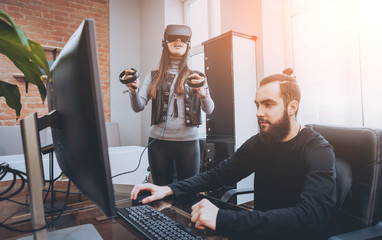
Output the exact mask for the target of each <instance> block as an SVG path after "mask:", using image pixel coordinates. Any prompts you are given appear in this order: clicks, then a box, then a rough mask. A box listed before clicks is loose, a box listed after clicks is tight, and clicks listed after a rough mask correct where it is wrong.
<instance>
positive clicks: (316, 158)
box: [131, 74, 336, 239]
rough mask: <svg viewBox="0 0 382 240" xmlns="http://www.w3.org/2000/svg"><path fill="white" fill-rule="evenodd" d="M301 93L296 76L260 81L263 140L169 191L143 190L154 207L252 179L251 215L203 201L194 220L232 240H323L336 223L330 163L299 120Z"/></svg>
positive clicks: (322, 143) (328, 150)
mask: <svg viewBox="0 0 382 240" xmlns="http://www.w3.org/2000/svg"><path fill="white" fill-rule="evenodd" d="M300 97H301V94H300V89H299V87H298V85H297V83H296V80H295V79H294V78H293V77H290V76H288V75H284V74H275V75H271V76H269V77H266V78H264V79H263V80H262V81H261V82H260V87H259V88H258V91H257V93H256V99H255V104H256V106H257V114H256V115H257V118H258V124H259V129H260V133H258V134H256V135H255V136H253V137H251V138H250V139H248V140H247V141H246V142H245V143H244V144H243V145H242V146H241V147H240V148H239V149H238V150H237V151H236V152H235V153H234V154H233V155H232V156H231V157H230V158H229V159H227V160H224V161H222V162H221V163H220V164H219V165H218V166H216V167H215V168H213V169H211V170H210V171H208V172H205V173H202V174H199V175H197V176H194V177H191V178H188V179H186V180H183V181H180V182H177V183H173V184H170V185H169V186H163V187H159V186H155V185H152V184H141V185H137V186H135V187H134V188H133V190H132V192H131V198H132V199H135V198H136V197H137V194H138V192H139V191H142V190H149V191H150V192H151V194H152V195H151V196H150V197H147V198H145V199H144V200H143V203H149V202H151V201H154V200H158V199H162V198H163V197H166V196H169V195H172V194H175V196H180V195H184V194H190V193H194V192H200V191H205V190H208V189H214V188H217V187H219V186H221V185H228V184H233V183H236V182H238V181H239V180H241V179H242V178H244V177H246V176H248V175H250V174H251V173H252V172H255V182H254V187H255V195H254V208H255V210H254V211H232V210H221V209H218V208H217V207H216V206H215V205H213V204H212V203H211V202H209V201H208V200H206V199H203V200H202V201H200V202H198V203H196V204H195V205H194V206H193V207H192V213H191V216H192V217H191V221H192V222H194V223H195V226H196V227H197V228H200V229H204V228H210V229H212V230H216V231H218V232H221V233H223V234H226V235H228V236H231V237H236V238H237V239H244V238H250V239H253V238H255V237H257V239H264V238H266V239H327V237H328V235H329V234H330V231H331V229H330V226H331V221H332V220H333V218H334V217H335V216H336V171H335V157H334V153H333V149H332V147H331V146H330V144H329V143H328V142H327V141H326V140H325V139H324V138H323V137H322V136H321V135H320V134H319V133H317V132H315V131H313V130H311V129H309V128H303V127H302V126H301V124H299V123H298V121H297V112H298V108H299V102H300Z"/></svg>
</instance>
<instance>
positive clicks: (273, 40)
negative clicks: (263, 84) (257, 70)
mask: <svg viewBox="0 0 382 240" xmlns="http://www.w3.org/2000/svg"><path fill="white" fill-rule="evenodd" d="M283 9H284V0H263V1H262V12H263V15H262V24H263V26H262V30H263V35H262V36H263V38H262V45H263V49H262V50H263V52H262V53H263V61H264V76H268V75H271V74H275V73H281V72H282V70H284V69H285V68H286V67H291V66H287V65H286V57H285V53H286V49H285V48H286V46H285V23H284V11H283Z"/></svg>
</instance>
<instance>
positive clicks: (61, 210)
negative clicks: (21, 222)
mask: <svg viewBox="0 0 382 240" xmlns="http://www.w3.org/2000/svg"><path fill="white" fill-rule="evenodd" d="M66 208H67V205H66V204H65V205H64V207H63V208H61V209H60V211H59V213H58V215H57V217H55V218H54V219H53V220H52V221H51V222H50V223H48V224H45V225H44V226H42V227H40V228H36V229H31V230H21V229H17V228H13V227H10V226H8V225H6V224H4V221H3V222H2V223H0V227H3V228H5V229H7V230H9V231H13V232H19V233H33V232H37V231H40V230H43V229H45V228H47V227H49V226H51V225H52V224H53V223H54V222H56V221H57V219H59V218H60V217H61V215H62V213H63V212H64V210H65V209H66ZM8 219H9V217H8V218H7V219H6V220H8Z"/></svg>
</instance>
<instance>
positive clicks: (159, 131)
mask: <svg viewBox="0 0 382 240" xmlns="http://www.w3.org/2000/svg"><path fill="white" fill-rule="evenodd" d="M179 63H180V61H178V60H173V61H172V65H171V67H170V71H169V72H170V73H171V74H175V75H176V76H175V80H174V81H173V84H172V86H171V89H170V98H169V104H168V111H167V122H161V123H159V124H157V125H152V126H151V130H150V137H152V138H158V139H161V140H167V141H190V140H196V139H198V138H199V132H198V129H197V127H196V126H192V127H189V126H186V125H185V118H184V116H185V113H184V112H185V109H184V95H181V96H176V98H177V105H178V117H174V116H171V114H172V113H173V112H174V95H175V93H174V88H175V87H174V85H175V82H176V79H177V77H178V73H179ZM151 80H152V79H151V73H149V74H148V75H147V76H146V78H145V81H144V82H143V85H142V87H141V89H140V90H139V92H138V93H137V94H134V93H131V92H130V97H131V106H132V108H133V110H134V111H135V112H140V111H142V110H143V109H144V108H145V107H146V105H147V103H148V102H149V100H150V96H149V89H150V84H151ZM207 86H208V85H207V81H206V83H205V86H204V87H207ZM200 102H201V105H202V110H203V111H204V112H205V113H207V114H210V113H211V112H212V111H213V110H214V107H215V104H214V102H213V100H212V98H211V96H210V93H209V91H208V89H207V97H206V98H205V99H200Z"/></svg>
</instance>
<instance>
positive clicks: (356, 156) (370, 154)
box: [221, 124, 382, 240]
mask: <svg viewBox="0 0 382 240" xmlns="http://www.w3.org/2000/svg"><path fill="white" fill-rule="evenodd" d="M307 127H310V128H312V129H313V130H315V131H317V132H319V133H320V134H321V135H322V136H323V137H325V138H326V139H327V140H328V142H329V143H330V144H331V145H332V146H333V148H334V153H335V155H336V168H337V199H338V208H339V211H340V217H339V219H338V223H337V224H338V225H339V228H340V229H341V234H339V235H336V236H332V237H330V238H329V240H345V239H347V240H352V239H354V240H355V239H357V240H361V239H377V238H378V239H382V222H380V221H382V166H381V164H382V130H381V129H370V128H350V127H336V126H324V125H316V124H312V125H307ZM252 191H253V189H244V190H240V189H232V190H230V191H228V192H227V193H226V194H224V195H223V196H222V199H221V200H222V201H229V200H230V199H232V197H233V196H236V195H238V194H242V192H243V193H249V192H252ZM255 204H256V203H255Z"/></svg>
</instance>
